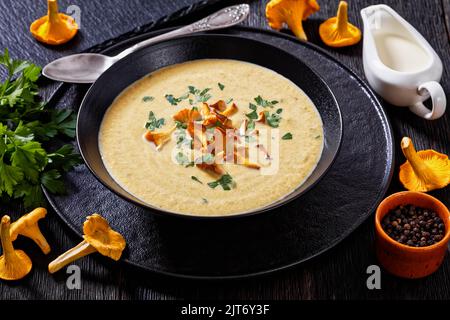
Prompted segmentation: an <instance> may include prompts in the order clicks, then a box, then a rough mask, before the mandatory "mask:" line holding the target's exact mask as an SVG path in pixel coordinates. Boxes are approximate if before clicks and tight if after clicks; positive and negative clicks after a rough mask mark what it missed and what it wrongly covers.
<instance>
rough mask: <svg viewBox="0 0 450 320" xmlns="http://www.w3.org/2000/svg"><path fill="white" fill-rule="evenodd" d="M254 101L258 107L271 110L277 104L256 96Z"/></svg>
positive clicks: (275, 101)
mask: <svg viewBox="0 0 450 320" xmlns="http://www.w3.org/2000/svg"><path fill="white" fill-rule="evenodd" d="M254 100H255V102H256V104H257V105H258V106H261V107H263V108H267V107H269V108H273V106H274V105H276V104H277V103H278V101H277V100H272V101H269V100H265V99H263V98H262V97H261V96H257V97H256V98H254Z"/></svg>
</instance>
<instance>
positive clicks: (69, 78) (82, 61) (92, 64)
mask: <svg viewBox="0 0 450 320" xmlns="http://www.w3.org/2000/svg"><path fill="white" fill-rule="evenodd" d="M249 12H250V7H249V5H248V4H240V5H236V6H231V7H227V8H224V9H222V10H220V11H217V12H216V13H213V14H212V15H210V16H208V17H206V18H204V19H201V20H199V21H197V22H194V23H192V24H190V25H187V26H185V27H182V28H179V29H176V30H173V31H171V32H168V33H165V34H161V35H159V36H156V37H153V38H150V39H147V40H144V41H142V42H139V43H137V44H135V45H134V46H132V47H130V48H128V49H126V50H124V51H122V52H121V53H119V54H118V55H116V56H114V57H109V56H106V55H103V54H98V53H80V54H74V55H70V56H66V57H63V58H60V59H57V60H55V61H53V62H50V63H49V64H47V65H46V66H45V67H44V69H43V70H42V74H43V75H44V76H46V77H47V78H50V79H53V80H57V81H63V82H72V83H92V82H94V81H95V80H97V78H98V77H99V76H100V75H101V74H102V73H103V72H105V71H106V69H108V68H109V67H111V66H112V65H113V64H114V63H116V62H117V61H119V60H120V59H122V58H123V57H125V56H127V55H129V54H130V53H132V52H134V51H136V50H138V49H140V48H143V47H146V46H149V45H151V44H154V43H156V42H160V41H164V40H168V39H172V38H175V37H178V36H182V35H187V34H192V33H196V32H201V31H207V30H215V29H222V28H227V27H231V26H234V25H236V24H238V23H240V22H242V21H244V20H245V18H247V16H248V14H249Z"/></svg>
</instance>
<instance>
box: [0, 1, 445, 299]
mask: <svg viewBox="0 0 450 320" xmlns="http://www.w3.org/2000/svg"><path fill="white" fill-rule="evenodd" d="M195 1H196V0H176V1H175V0H174V1H166V0H127V1H123V0H60V1H59V4H60V8H61V11H65V8H67V7H68V6H69V5H72V4H75V5H77V6H79V7H80V9H81V30H80V31H81V32H80V33H79V35H77V37H76V38H75V39H74V40H73V41H71V42H70V43H68V44H66V45H64V46H62V47H58V48H53V47H47V46H44V45H41V44H38V43H37V42H35V41H34V39H33V38H32V37H31V36H30V34H29V33H28V26H29V24H30V23H31V22H32V21H33V20H34V19H35V18H37V17H38V16H40V15H42V14H44V13H45V11H46V8H45V1H44V0H39V1H36V0H22V1H15V0H2V1H0V50H3V49H4V48H5V47H7V48H9V50H10V53H11V55H12V56H14V57H18V58H23V59H30V60H32V61H34V62H36V63H38V64H41V65H44V64H45V63H47V62H49V61H51V60H53V59H55V58H57V57H60V56H63V55H67V54H70V53H74V52H79V51H83V50H85V49H87V48H89V47H91V46H93V45H95V44H97V43H101V42H103V41H105V40H107V39H111V38H114V37H117V36H119V35H121V34H123V33H125V32H127V31H129V30H131V29H134V28H135V27H137V26H140V25H142V24H146V23H149V22H151V21H156V20H158V19H160V18H161V17H163V16H165V15H167V14H170V13H172V12H174V11H176V10H179V9H181V8H183V7H185V6H187V5H190V4H193V3H195ZM222 2H223V5H224V6H225V5H227V4H229V3H230V1H226V0H223V1H222ZM266 2H267V1H250V2H249V3H250V4H251V9H252V13H251V15H250V17H249V19H248V21H246V23H245V24H247V25H250V26H254V27H260V28H268V26H267V23H266V20H265V18H264V10H265V4H266ZM318 2H319V3H320V5H321V10H320V11H319V12H318V13H316V14H314V15H313V16H312V17H311V18H310V19H308V20H307V21H306V22H305V23H304V26H305V30H306V33H307V34H308V36H309V38H310V41H311V42H313V43H315V44H317V45H319V46H321V47H323V48H325V50H327V51H328V52H330V54H332V55H333V56H335V57H337V58H338V59H339V60H340V61H342V62H343V63H344V64H345V65H347V66H349V67H350V68H351V69H353V70H354V71H355V72H356V73H357V74H358V75H360V76H361V77H362V78H363V79H364V74H363V69H362V59H361V52H362V46H361V44H358V45H356V46H354V47H351V48H344V49H338V50H335V49H330V48H327V47H325V46H323V44H322V43H321V41H320V39H319V36H318V26H319V24H320V23H321V22H322V21H323V20H324V19H326V18H328V17H330V16H332V15H335V10H336V7H337V3H338V1H337V0H336V1H329V0H319V1H318ZM348 2H349V5H350V8H349V17H350V19H351V21H352V22H353V23H354V24H356V25H358V26H361V25H362V23H361V19H360V16H359V11H360V10H361V9H362V8H363V7H366V6H368V5H371V4H376V3H380V1H376V0H349V1H348ZM382 2H383V3H386V4H388V5H390V6H391V7H392V8H394V9H395V10H396V11H398V12H399V13H400V14H401V15H402V16H403V17H404V18H405V19H406V20H408V21H409V22H411V23H412V24H413V25H414V26H415V27H416V28H417V29H418V31H419V32H421V33H422V34H423V35H424V36H425V38H426V39H428V40H429V41H430V43H431V45H432V46H433V47H434V48H435V50H436V51H437V53H438V54H439V55H440V57H441V58H442V60H443V63H444V74H443V80H442V85H443V86H444V90H445V92H446V93H447V95H448V93H449V92H450V77H449V69H448V66H449V65H450V44H449V39H450V32H449V30H450V23H449V17H450V0H415V1H410V0H384V1H382ZM286 32H287V31H286ZM0 74H1V73H0ZM43 85H44V86H45V88H46V89H45V91H43V95H45V96H47V95H48V94H50V93H51V91H52V89H54V87H55V85H54V84H52V83H50V82H48V81H43ZM384 106H385V109H386V110H387V112H388V115H389V117H390V119H391V123H392V126H393V129H394V133H395V137H396V142H397V146H398V145H399V141H400V139H401V137H402V136H404V135H408V136H410V137H412V138H413V140H414V141H415V143H416V146H417V148H418V149H423V148H433V149H436V150H439V151H441V152H444V153H447V154H450V141H449V140H450V112H447V114H446V115H445V116H444V117H443V118H441V119H439V120H437V121H425V120H422V119H419V118H418V117H416V116H414V115H412V114H411V113H410V112H408V111H407V110H405V109H402V108H395V107H392V106H389V105H388V104H386V103H385V104H384ZM403 161H404V159H403V156H402V155H401V153H399V152H397V159H396V162H397V167H398V165H399V164H401V163H402V162H403ZM397 176H398V172H397V171H396V173H395V176H394V179H393V182H392V186H391V188H390V192H395V191H398V190H401V187H400V185H399V182H398V178H397ZM432 194H433V195H435V196H437V197H439V198H440V199H441V200H442V201H443V202H445V203H446V204H447V205H450V188H446V189H443V190H440V191H437V192H433V193H432ZM1 209H2V213H8V214H10V215H11V216H13V217H17V216H19V215H20V214H22V213H23V212H17V211H20V210H13V209H11V208H7V207H2V208H1ZM87 214H88V213H87ZM318 214H320V213H318ZM373 228H374V226H373V220H372V219H369V220H368V221H366V222H365V223H364V224H363V225H362V226H361V227H360V228H358V229H357V230H356V231H355V232H354V233H353V234H352V235H351V236H350V237H348V238H347V239H346V240H345V241H343V242H342V243H341V244H339V245H338V246H337V247H336V248H334V249H332V250H331V251H329V252H327V253H325V254H324V255H322V256H320V257H318V258H316V259H314V260H312V261H311V262H308V263H306V264H303V265H301V266H298V267H295V268H292V269H289V270H286V271H283V272H279V273H275V274H272V275H268V276H264V277H258V278H253V279H248V280H239V281H215V282H207V281H192V280H181V279H175V278H169V277H164V276H160V275H156V274H151V273H147V272H143V271H140V270H138V269H136V268H133V267H129V266H126V265H124V264H121V263H112V262H111V261H109V260H107V259H105V258H102V257H99V256H98V255H91V256H89V257H87V258H85V259H83V260H80V261H79V262H77V265H79V266H80V268H81V271H82V274H81V277H82V288H81V289H80V290H69V289H67V287H66V279H67V274H65V273H64V272H59V273H57V274H55V275H50V274H49V273H48V272H47V265H48V263H49V261H50V260H51V259H53V258H54V257H55V256H56V255H58V254H59V253H61V252H63V251H64V250H66V249H68V248H70V247H73V246H74V245H75V244H76V243H77V242H78V241H79V239H78V238H77V237H76V236H75V235H74V234H73V233H72V232H71V231H70V230H69V229H68V228H67V227H66V226H65V225H64V224H63V223H62V221H61V220H60V219H59V218H58V217H57V216H56V214H55V213H54V212H52V211H51V210H50V212H49V214H48V216H47V218H46V219H45V221H43V222H41V229H42V231H43V233H44V234H45V235H46V236H47V240H48V242H49V243H50V244H51V246H52V253H50V255H49V256H43V255H42V254H41V253H40V251H39V250H38V248H37V247H36V246H35V245H34V244H33V243H31V242H30V241H28V240H26V239H19V240H18V241H17V242H15V245H16V246H17V247H18V248H20V249H24V250H26V252H27V253H28V254H29V256H30V257H31V259H32V260H33V264H34V265H33V271H32V272H31V273H30V275H28V276H27V277H26V278H25V279H23V280H21V281H17V282H11V283H9V282H8V283H6V282H0V299H161V300H166V299H449V298H450V258H449V256H447V257H446V259H445V261H444V264H443V265H442V267H441V268H440V269H439V270H438V271H437V272H436V273H435V274H433V275H432V276H430V277H428V278H425V279H421V280H415V281H407V280H402V279H398V278H395V277H392V276H390V275H389V274H387V273H385V272H382V289H381V290H368V289H367V286H366V279H367V274H366V268H367V267H368V266H369V265H372V264H376V263H377V261H376V258H375V255H374V250H373V241H374V232H373Z"/></svg>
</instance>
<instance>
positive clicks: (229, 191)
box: [99, 59, 323, 216]
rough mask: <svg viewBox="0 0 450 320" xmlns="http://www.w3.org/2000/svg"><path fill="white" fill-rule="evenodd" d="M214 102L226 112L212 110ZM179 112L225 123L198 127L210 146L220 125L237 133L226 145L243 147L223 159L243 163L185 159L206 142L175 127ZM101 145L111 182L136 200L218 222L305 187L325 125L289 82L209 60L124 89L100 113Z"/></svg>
mask: <svg viewBox="0 0 450 320" xmlns="http://www.w3.org/2000/svg"><path fill="white" fill-rule="evenodd" d="M208 89H209V90H208ZM219 100H222V105H226V107H227V109H226V111H224V110H223V109H222V111H220V110H217V104H216V105H214V104H215V103H216V102H217V101H219ZM233 104H234V106H233ZM208 106H209V108H208ZM204 108H206V111H205V109H204ZM183 109H186V112H187V111H189V112H190V113H189V114H196V115H198V114H200V115H201V118H200V117H197V118H196V119H195V121H191V122H190V123H197V124H202V123H203V124H205V123H206V122H205V121H206V120H205V119H209V118H210V117H211V115H215V116H217V117H218V118H219V119H221V121H222V120H223V119H224V118H225V119H226V120H227V121H225V122H224V121H223V123H220V122H219V121H216V122H215V123H212V124H210V125H209V126H206V125H205V126H204V127H202V126H201V125H200V128H204V130H205V133H204V135H205V136H206V135H207V134H208V132H209V133H211V134H210V135H209V137H208V138H207V139H206V140H207V141H210V140H211V137H210V136H211V135H213V137H215V136H214V133H216V132H220V131H219V129H220V128H222V129H223V130H222V131H224V130H225V129H228V130H227V131H226V132H229V131H232V132H237V133H236V135H235V136H234V137H233V139H231V141H235V142H236V141H239V143H240V145H239V146H235V147H233V148H232V147H228V145H227V147H226V148H227V149H226V152H225V153H227V154H228V153H229V150H231V152H233V150H234V152H235V153H238V150H239V152H240V154H241V157H239V159H240V160H241V161H240V162H238V161H237V158H236V157H237V155H236V154H235V155H234V157H233V153H231V155H232V156H231V159H230V158H226V159H227V162H226V163H224V164H220V163H219V164H214V159H215V161H216V162H219V161H218V159H219V158H220V159H223V157H222V156H220V157H219V155H223V153H220V152H218V151H209V152H205V151H204V150H203V149H202V150H203V151H198V152H200V155H201V156H200V157H196V155H195V152H193V153H194V155H192V152H191V154H189V151H192V150H194V149H195V150H197V149H199V148H197V147H195V146H198V143H200V147H201V146H202V144H201V142H197V140H198V141H203V140H202V139H201V138H199V139H197V140H196V137H197V136H196V135H191V134H190V131H189V130H186V128H187V126H188V123H183V121H175V120H174V115H177V114H178V115H180V114H181V113H182V112H181V113H180V111H182V110H183ZM208 110H210V111H208ZM216 111H217V112H216ZM209 112H210V114H209V115H208V116H206V115H205V114H206V113H209ZM186 114H187V113H186ZM222 114H227V117H224V116H222ZM175 118H177V117H175ZM177 119H179V117H178V118H177ZM228 120H230V121H228ZM216 127H219V128H217V129H215V128H216ZM232 127H234V128H236V129H234V131H233V129H230V128H232ZM197 128H198V127H197ZM242 128H244V131H242ZM245 128H247V130H245ZM215 130H216V131H215ZM201 132H202V129H200V136H202V133H201ZM194 141H196V142H195V143H194ZM99 144H100V150H101V154H102V158H103V161H104V163H105V165H106V168H107V170H108V171H109V173H110V174H111V176H112V177H113V178H114V179H115V180H116V181H117V182H118V183H119V184H120V185H121V186H122V187H123V188H124V189H126V190H127V191H128V192H130V193H131V194H133V195H134V196H136V197H137V198H139V199H141V200H143V201H144V202H146V203H148V204H150V205H153V206H156V207H159V208H162V209H165V210H168V211H172V212H177V213H181V214H190V215H201V216H224V215H232V214H237V213H242V212H245V211H249V210H252V209H255V208H261V207H264V206H266V205H269V204H270V203H272V202H274V201H276V200H279V199H280V198H282V197H284V196H286V195H287V194H289V193H290V192H292V191H293V190H294V189H295V188H296V187H298V186H299V185H301V184H302V183H303V182H304V181H305V179H306V178H307V177H308V176H309V175H310V174H311V172H312V171H313V170H314V168H315V167H316V165H317V162H318V161H319V159H320V156H321V153H322V148H323V126H322V121H321V118H320V115H319V113H318V112H317V109H316V108H315V106H314V104H313V103H312V102H311V100H310V99H309V98H308V97H307V96H306V94H305V93H304V92H303V91H302V90H301V89H300V88H298V87H297V86H296V85H295V84H294V83H292V82H291V81H290V80H288V79H286V78H285V77H283V76H281V75H279V74H277V73H275V72H274V71H271V70H269V69H266V68H263V67H260V66H257V65H255V64H251V63H247V62H241V61H235V60H214V59H206V60H195V61H190V62H186V63H182V64H178V65H173V66H170V67H166V68H163V69H160V70H158V71H156V72H153V73H151V74H150V75H148V76H146V77H144V78H142V79H141V80H139V81H137V82H136V83H134V84H132V85H131V86H130V87H128V88H126V89H125V90H124V91H123V92H122V93H121V94H120V95H119V96H118V97H117V98H116V99H115V101H114V102H113V103H112V105H111V106H110V108H109V109H108V110H107V112H106V114H105V116H104V119H103V122H102V125H101V128H100V133H99ZM205 144H208V142H206V143H204V144H203V145H205ZM194 145H195V146H194ZM217 145H219V144H217ZM200 149H201V148H200ZM255 150H256V151H255ZM249 154H251V155H253V157H250V155H249ZM197 155H198V153H197ZM205 155H206V156H205ZM255 155H256V158H255ZM211 156H212V157H211ZM206 158H207V159H206ZM199 159H200V160H199ZM211 159H213V162H212V163H213V165H211ZM202 161H203V162H206V163H208V164H210V166H209V167H208V166H206V167H204V166H201V164H199V163H201V162H202Z"/></svg>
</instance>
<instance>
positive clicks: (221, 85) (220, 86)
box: [217, 82, 225, 91]
mask: <svg viewBox="0 0 450 320" xmlns="http://www.w3.org/2000/svg"><path fill="white" fill-rule="evenodd" d="M217 85H218V86H219V89H220V91H223V89H225V86H224V85H223V84H221V83H220V82H219V83H217Z"/></svg>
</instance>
